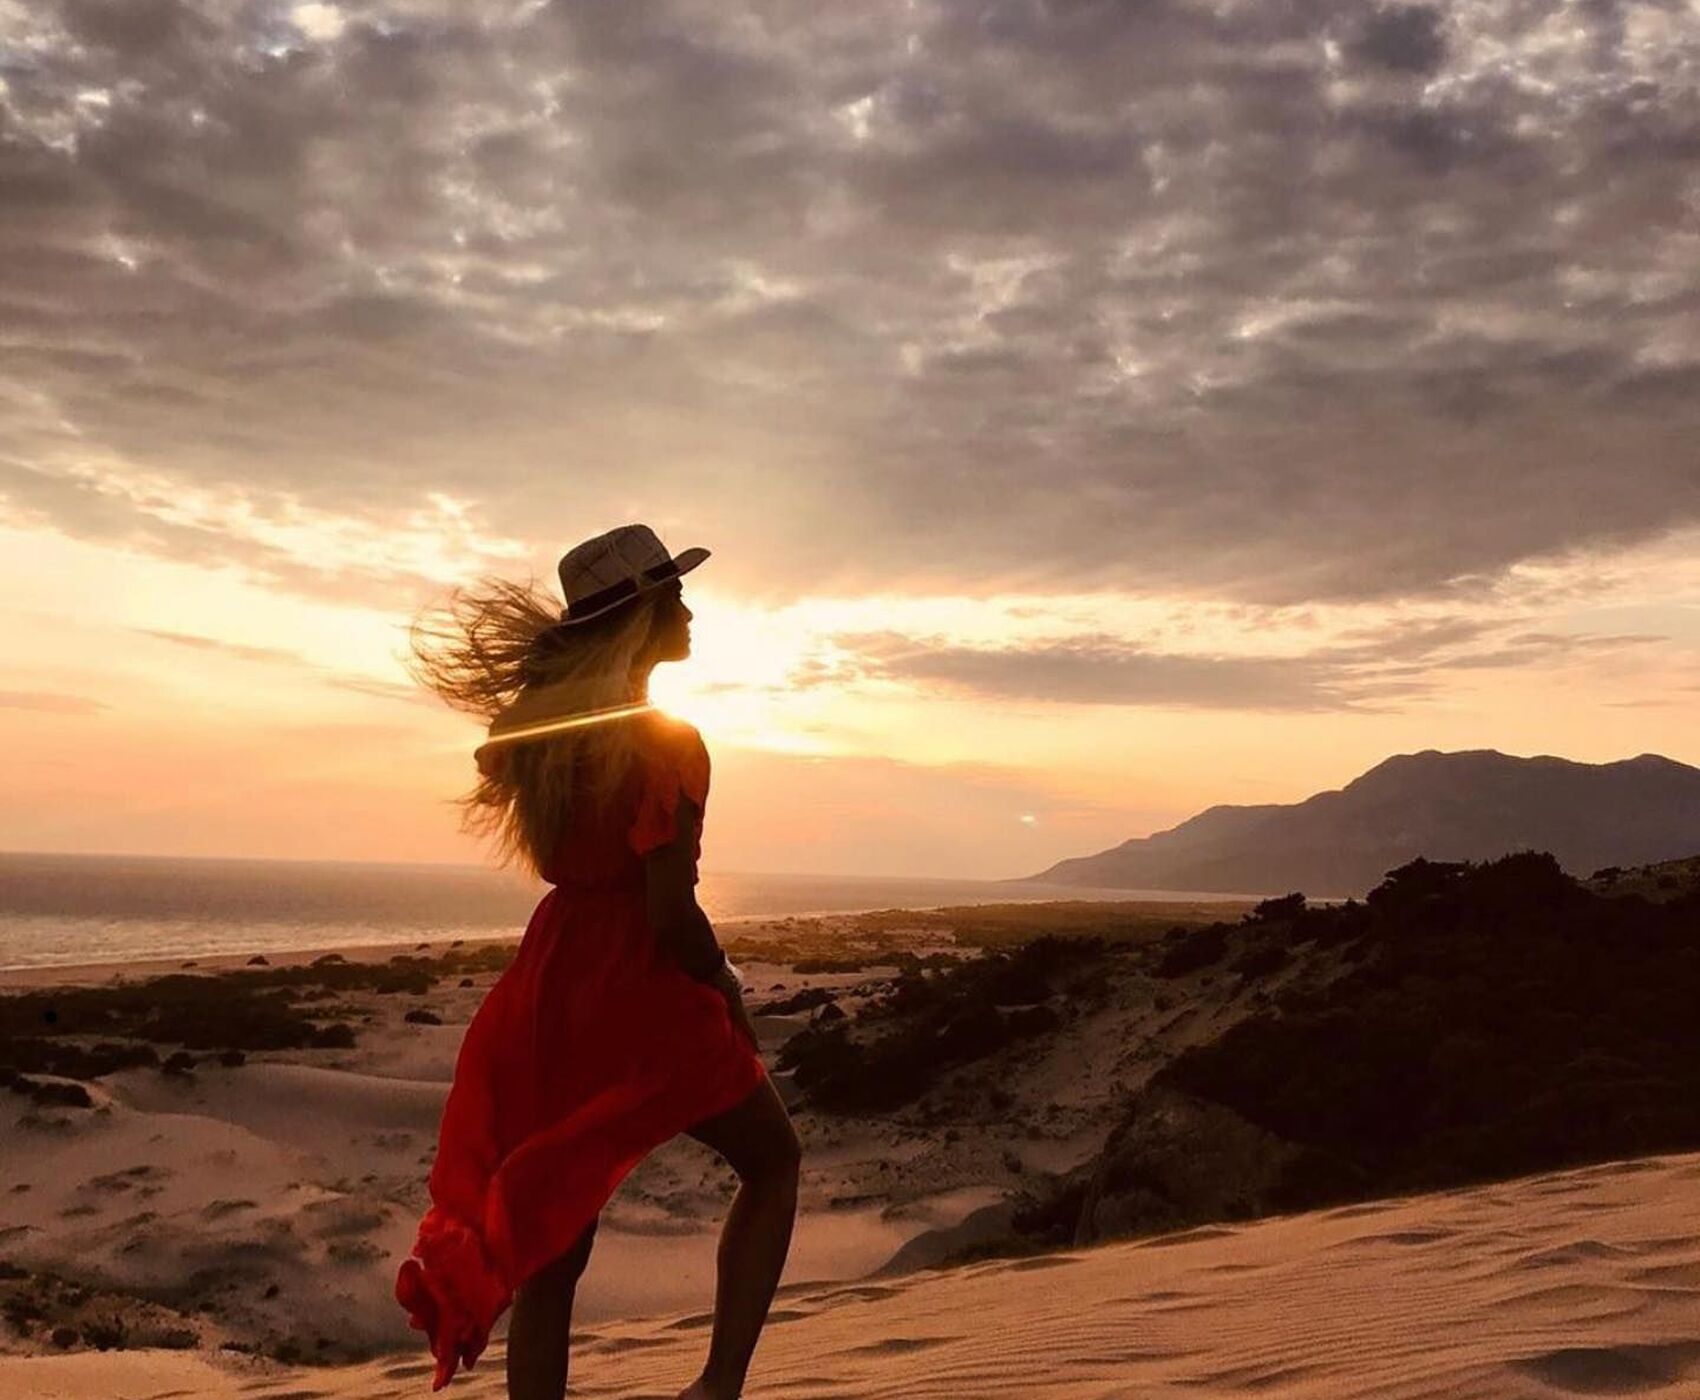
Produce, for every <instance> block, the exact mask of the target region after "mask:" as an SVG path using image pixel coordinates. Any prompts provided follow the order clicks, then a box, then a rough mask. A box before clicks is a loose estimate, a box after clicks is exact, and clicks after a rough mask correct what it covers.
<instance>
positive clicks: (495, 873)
mask: <svg viewBox="0 0 1700 1400" xmlns="http://www.w3.org/2000/svg"><path fill="white" fill-rule="evenodd" d="M547 889H548V887H547V886H546V885H543V884H540V883H539V882H538V881H536V880H534V879H528V878H525V877H522V876H520V875H519V874H517V873H514V872H510V871H502V870H497V869H492V868H488V867H484V866H476V865H403V864H377V863H357V862H340V861H293V860H227V859H207V858H188V857H176V856H113V855H41V854H24V853H7V852H0V970H9V969H15V968H28V967H68V966H77V965H81V964H86V963H103V962H129V961H133V960H137V959H155V958H161V959H162V958H183V959H192V958H200V957H216V956H221V955H231V954H237V953H245V954H253V953H269V952H288V951H297V950H310V949H315V948H338V947H351V946H367V945H394V946H395V947H397V948H412V947H413V946H414V945H415V944H417V943H421V942H426V941H432V942H435V941H438V940H443V939H454V938H464V939H480V938H496V939H501V938H510V939H517V938H518V937H519V936H520V935H521V934H522V933H524V931H525V925H526V922H527V920H528V919H529V918H530V917H531V912H532V910H533V909H534V908H535V907H536V904H537V901H538V900H539V899H540V898H541V897H542V896H543V894H544V893H546V891H547ZM1233 898H1241V899H1243V898H1245V896H1232V895H1220V894H1218V895H1211V894H1189V893H1182V892H1177V891H1174V890H1160V891H1159V890H1121V889H1118V890H1104V889H1086V888H1080V887H1077V886H1074V885H1046V884H1040V883H1035V882H1031V881H1020V882H1015V883H1006V882H1003V881H999V880H953V879H911V878H908V877H901V876H850V875H795V874H782V875H773V874H769V875H764V874H756V873H749V872H734V871H714V870H705V871H703V872H702V874H701V877H700V883H699V884H698V885H697V902H698V903H699V904H701V905H702V908H703V912H705V913H706V914H707V915H708V916H709V918H710V919H711V920H712V921H713V922H715V923H716V924H728V923H736V922H739V921H745V920H752V919H771V918H779V917H784V916H786V915H796V916H798V917H802V916H806V915H812V914H838V913H850V912H858V911H863V910H872V909H932V908H938V907H940V906H943V905H962V904H1015V903H1038V902H1043V901H1046V900H1062V899H1069V900H1093V901H1100V900H1143V899H1152V900H1175V901H1189V900H1199V899H1206V900H1208V899H1216V900H1223V899H1233Z"/></svg>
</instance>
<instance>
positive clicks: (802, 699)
mask: <svg viewBox="0 0 1700 1400" xmlns="http://www.w3.org/2000/svg"><path fill="white" fill-rule="evenodd" d="M689 601H690V608H691V613H692V615H693V616H692V619H691V654H690V656H688V657H687V658H685V659H684V660H683V661H678V662H669V663H667V664H665V665H661V666H657V667H656V668H655V670H654V671H652V672H651V673H650V678H649V698H650V699H651V700H652V701H653V702H654V703H655V704H656V705H658V706H659V707H660V708H662V709H664V710H666V711H668V712H669V713H671V714H676V715H679V716H680V717H682V718H684V719H687V720H689V721H690V722H691V723H692V724H694V725H696V727H697V728H698V729H700V730H701V731H702V732H703V735H704V736H705V737H706V738H710V739H716V740H719V741H721V742H723V743H728V744H733V745H736V746H738V747H741V748H757V749H768V750H774V751H777V752H783V753H819V752H824V751H825V748H824V746H823V745H822V744H821V742H820V741H819V740H818V739H817V738H815V737H813V736H812V735H811V734H810V732H809V727H812V726H810V722H811V721H813V720H817V719H818V718H819V716H820V713H821V710H822V708H823V706H827V707H829V706H830V704H831V696H830V695H827V694H821V693H817V692H815V691H813V690H812V689H811V690H804V689H800V688H798V687H797V686H796V685H794V683H793V681H792V677H793V676H794V675H795V674H796V673H797V671H798V669H799V667H800V664H801V663H802V662H803V661H804V660H805V658H806V657H807V656H808V655H809V654H810V651H811V650H812V647H813V643H814V639H813V637H812V636H811V634H810V633H809V632H808V630H807V629H805V628H804V627H803V626H802V625H801V624H800V623H799V622H798V621H797V620H796V618H795V617H792V616H788V615H786V614H783V613H774V612H767V611H763V610H760V609H756V608H748V607H742V606H739V605H738V604H735V603H730V602H727V601H726V600H724V599H722V598H719V597H717V596H715V595H714V594H713V593H710V592H707V591H703V592H693V593H692V594H691V596H690V600H689ZM806 726H809V727H806Z"/></svg>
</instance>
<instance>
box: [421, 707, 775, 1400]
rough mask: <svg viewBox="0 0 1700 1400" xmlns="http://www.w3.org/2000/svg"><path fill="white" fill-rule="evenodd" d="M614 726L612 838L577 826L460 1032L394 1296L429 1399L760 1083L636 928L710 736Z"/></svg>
mask: <svg viewBox="0 0 1700 1400" xmlns="http://www.w3.org/2000/svg"><path fill="white" fill-rule="evenodd" d="M611 723H618V724H635V725H638V726H639V727H640V733H639V735H638V738H639V742H640V748H639V755H640V756H639V761H638V762H637V763H634V764H633V767H632V771H631V772H630V773H629V774H628V775H627V778H626V781H625V783H624V785H623V787H622V790H621V792H620V794H619V799H618V800H617V801H616V802H615V804H614V806H613V808H612V812H613V816H612V818H604V819H603V820H600V821H598V820H596V819H595V818H594V816H593V815H586V816H584V817H579V818H575V819H573V821H572V822H571V824H570V827H569V830H568V831H567V833H566V836H565V839H564V840H563V841H562V843H561V847H560V850H559V852H558V854H557V856H556V858H555V859H554V860H553V861H552V862H550V863H549V866H548V868H547V869H545V871H544V872H543V874H544V878H545V879H546V880H548V881H549V883H550V884H551V885H553V886H554V888H553V889H551V890H550V891H549V893H547V894H546V895H544V896H543V899H542V902H541V903H539V904H538V906H537V910H536V912H535V913H534V914H533V915H532V916H531V922H530V924H529V925H528V926H527V927H526V931H525V938H524V940H523V941H522V942H521V943H520V947H519V952H518V954H517V955H516V956H515V958H514V961H513V962H512V963H511V964H510V965H509V966H508V968H507V970H506V971H505V972H503V973H502V975H501V977H500V978H499V979H498V980H497V981H496V983H495V985H494V986H492V987H491V989H490V992H489V994H488V995H487V996H486V997H485V998H484V1001H483V1002H482V1004H480V1006H479V1008H478V1011H477V1013H476V1014H475V1015H474V1016H473V1018H472V1023H471V1025H470V1026H468V1027H467V1031H466V1038H465V1040H464V1041H463V1042H462V1044H461V1049H460V1055H459V1058H458V1059H457V1061H456V1063H455V1074H454V1083H453V1086H452V1087H451V1088H450V1090H449V1095H448V1100H447V1102H446V1104H445V1106H444V1109H443V1118H442V1126H441V1130H440V1133H439V1139H438V1147H437V1157H436V1161H435V1163H434V1164H433V1166H432V1168H431V1176H430V1188H431V1201H432V1205H431V1209H430V1210H429V1211H428V1212H427V1214H426V1215H425V1218H424V1220H423V1221H422V1222H421V1224H420V1226H419V1235H418V1239H417V1241H416V1242H415V1244H414V1247H413V1257H411V1258H409V1259H408V1260H407V1261H406V1262H404V1263H403V1264H402V1266H401V1271H400V1273H399V1274H398V1276H397V1278H396V1287H395V1293H396V1300H397V1301H398V1302H399V1303H400V1304H401V1305H402V1306H403V1307H404V1308H405V1309H406V1310H407V1312H408V1314H409V1321H410V1322H411V1324H412V1325H413V1326H414V1327H415V1328H417V1329H419V1330H421V1331H424V1332H425V1333H426V1334H427V1336H428V1337H429V1338H430V1343H431V1351H432V1354H433V1355H434V1356H435V1357H436V1359H437V1369H436V1375H435V1377H434V1378H433V1381H432V1385H431V1389H432V1390H440V1389H442V1387H443V1386H445V1385H447V1384H448V1382H449V1380H450V1378H451V1377H452V1376H453V1375H454V1373H455V1368H456V1367H457V1365H460V1364H462V1363H464V1364H465V1365H467V1366H471V1365H472V1363H473V1361H475V1360H476V1359H477V1357H478V1356H479V1354H480V1353H481V1352H482V1351H483V1350H484V1346H485V1343H486V1342H487V1341H488V1339H489V1334H490V1329H491V1327H492V1326H493V1325H494V1323H495V1321H496V1319H497V1318H498V1317H500V1316H501V1314H502V1313H503V1311H505V1310H506V1308H507V1307H508V1305H509V1304H510V1303H511V1302H512V1301H513V1294H514V1290H515V1289H516V1288H517V1287H518V1286H519V1285H520V1284H522V1283H523V1282H524V1281H525V1280H526V1279H527V1278H529V1277H530V1276H531V1275H532V1274H533V1273H534V1272H535V1271H536V1270H537V1269H539V1268H541V1267H542V1266H543V1265H544V1264H547V1263H548V1262H549V1261H550V1260H552V1259H554V1258H556V1257H557V1256H559V1255H561V1254H563V1253H565V1252H566V1251H567V1250H568V1249H569V1248H571V1247H572V1245H573V1244H574V1242H575V1241H576V1240H577V1239H578V1237H579V1235H580V1234H581V1233H582V1232H583V1231H584V1229H585V1228H586V1227H587V1226H588V1225H589V1224H590V1222H591V1221H592V1220H593V1219H595V1217H596V1216H597V1215H598V1213H599V1212H600V1211H601V1209H602V1207H603V1205H604V1204H605V1203H606V1202H607V1200H608V1198H609V1197H610V1196H612V1195H613V1194H614V1191H615V1188H616V1187H618V1185H619V1184H620V1182H621V1180H622V1179H624V1177H625V1175H626V1173H627V1172H629V1171H630V1170H631V1169H632V1168H633V1167H635V1166H636V1165H637V1164H638V1163H639V1162H640V1161H642V1160H643V1158H644V1157H645V1156H646V1155H648V1153H649V1152H650V1151H651V1150H653V1149H654V1148H655V1147H657V1146H659V1145H660V1144H661V1143H663V1142H666V1141H667V1140H668V1139H669V1138H672V1137H674V1136H676V1135H677V1134H678V1133H680V1132H682V1131H684V1130H685V1129H686V1128H688V1127H690V1126H692V1125H693V1124H695V1123H698V1122H700V1121H701V1120H702V1119H704V1118H709V1117H712V1116H713V1115H715V1114H717V1113H720V1112H723V1111H724V1110H726V1109H728V1108H730V1107H732V1105H734V1104H736V1103H738V1102H740V1101H741V1100H742V1099H743V1098H744V1097H745V1096H746V1095H747V1094H748V1093H749V1092H750V1091H751V1090H752V1089H754V1088H755V1087H756V1086H757V1085H759V1084H760V1082H761V1080H762V1079H763V1078H764V1077H765V1075H766V1073H767V1070H766V1067H765V1066H764V1065H763V1063H762V1060H761V1057H760V1055H758V1054H757V1053H756V1051H755V1049H754V1048H753V1047H752V1046H751V1045H750V1043H749V1041H748V1040H747V1039H746V1038H745V1036H744V1034H743V1033H742V1031H740V1030H739V1029H738V1028H737V1026H735V1025H734V1024H733V1022H732V1018H731V1014H730V1012H729V1011H728V1009H727V1006H726V1000H725V998H724V997H723V996H722V995H721V993H720V992H719V991H717V990H716V989H715V988H713V987H711V986H709V985H707V984H706V983H703V982H699V981H697V980H696V979H695V978H693V977H691V976H690V975H689V974H688V973H686V972H685V971H684V970H683V969H682V968H680V967H679V966H678V965H677V964H676V963H674V962H672V961H671V960H670V959H669V958H668V957H667V955H666V954H665V952H664V951H663V950H662V949H660V948H659V947H658V946H657V945H656V941H655V937H654V935H653V933H652V932H651V931H650V928H649V922H648V918H647V914H646V899H645V889H644V870H643V861H642V856H643V854H644V853H645V852H647V851H651V850H653V849H655V848H656V847H658V846H662V845H665V844H666V843H667V842H668V841H670V840H671V839H672V837H673V833H674V830H675V814H676V810H677V805H678V797H679V793H680V792H681V791H682V792H684V793H685V794H686V795H687V796H689V797H690V799H691V800H692V801H693V802H695V803H696V804H697V805H698V806H699V807H701V806H704V805H706V803H707V800H708V770H709V762H708V750H707V749H706V748H705V747H704V745H703V742H702V736H701V735H700V734H699V733H698V732H697V731H696V729H695V728H694V727H693V726H692V725H690V724H687V723H686V722H684V721H683V720H680V719H677V718H674V717H672V716H668V715H665V714H662V713H661V712H659V711H654V710H651V711H645V712H640V713H639V714H638V715H637V716H635V717H632V718H629V719H620V720H615V721H611ZM701 853H702V828H701V825H700V824H699V825H698V826H697V829H696V854H697V856H698V858H700V856H701ZM693 879H694V876H693Z"/></svg>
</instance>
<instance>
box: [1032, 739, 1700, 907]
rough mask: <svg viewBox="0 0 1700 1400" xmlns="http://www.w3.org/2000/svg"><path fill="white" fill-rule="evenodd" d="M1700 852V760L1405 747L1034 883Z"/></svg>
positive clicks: (1152, 881) (1308, 878)
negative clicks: (1316, 784) (1329, 786)
mask: <svg viewBox="0 0 1700 1400" xmlns="http://www.w3.org/2000/svg"><path fill="white" fill-rule="evenodd" d="M1697 849H1700V768H1691V767H1689V766H1688V765H1687V764H1685V763H1677V762H1676V761H1674V760H1673V759H1669V758H1663V757H1661V756H1660V755H1658V754H1652V753H1644V754H1641V755H1639V756H1638V757H1636V758H1628V759H1622V760H1619V761H1618V762H1615V763H1573V762H1571V761H1570V760H1569V759H1564V758H1554V757H1552V756H1551V755H1547V754H1542V755H1540V756H1538V757H1535V758H1517V757H1514V756H1512V755H1509V754H1503V753H1500V752H1498V751H1497V750H1494V749H1467V750H1463V751H1461V752H1457V753H1443V752H1441V751H1440V750H1438V749H1424V750H1423V751H1422V752H1420V753H1408V754H1395V755H1394V756H1393V757H1392V758H1389V759H1386V760H1384V761H1383V762H1381V763H1378V764H1377V765H1376V766H1375V767H1374V768H1371V769H1370V770H1369V771H1368V772H1367V773H1364V774H1363V775H1362V776H1361V777H1358V778H1354V779H1353V780H1352V781H1351V782H1350V783H1348V784H1347V785H1346V786H1345V787H1343V788H1340V789H1339V790H1337V791H1330V792H1319V793H1317V794H1316V795H1315V796H1313V797H1308V798H1306V799H1305V800H1304V801H1303V802H1297V803H1290V804H1285V805H1282V804H1272V805H1266V806H1256V807H1235V806H1218V807H1211V808H1209V809H1207V810H1206V811H1203V812H1200V813H1199V814H1198V815H1197V816H1196V817H1192V818H1189V819H1188V820H1187V821H1184V822H1182V823H1181V824H1180V825H1179V826H1176V827H1171V828H1170V829H1169V830H1167V831H1159V832H1157V833H1155V834H1154V835H1151V836H1141V837H1135V838H1134V839H1133V840H1130V841H1124V842H1122V844H1121V845H1119V846H1114V847H1112V848H1111V849H1109V850H1107V851H1100V852H1099V853H1098V854H1096V855H1090V856H1078V857H1075V858H1073V859H1070V860H1064V861H1059V862H1058V863H1057V864H1055V865H1053V866H1051V867H1050V868H1049V869H1047V870H1043V871H1040V872H1039V873H1038V874H1037V875H1029V876H1024V877H1022V879H1024V880H1043V881H1045V882H1047V883H1050V884H1061V885H1089V886H1099V887H1103V888H1108V889H1147V890H1193V891H1199V892H1209V893H1222V894H1278V893H1281V892H1284V891H1288V890H1302V891H1304V892H1305V893H1306V894H1308V895H1311V896H1312V897H1315V898H1331V897H1332V898H1339V897H1344V896H1346V895H1355V896H1361V895H1363V894H1364V893H1365V892H1366V891H1367V890H1369V889H1371V888H1373V887H1374V886H1375V885H1376V883H1377V882H1378V881H1380V879H1381V877H1382V876H1383V875H1384V874H1385V873H1386V872H1387V871H1389V870H1392V869H1393V868H1395V867H1396V866H1400V865H1403V864H1405V863H1406V862H1407V861H1410V860H1413V859H1415V858H1416V857H1417V856H1424V857H1426V858H1428V859H1429V860H1436V861H1459V860H1471V861H1482V860H1492V859H1494V858H1496V857H1498V856H1501V855H1505V854H1507V853H1509V852H1512V851H1518V850H1537V851H1550V852H1551V853H1552V854H1553V856H1554V857H1555V858H1556V859H1557V860H1558V862H1559V864H1560V865H1562V866H1563V867H1564V868H1565V869H1566V870H1567V871H1569V872H1571V873H1572V874H1576V875H1583V876H1585V875H1588V874H1590V873H1592V872H1593V871H1595V870H1598V869H1600V868H1601V867H1603V866H1612V865H1617V866H1639V865H1648V864H1652V863H1654V862H1657V861H1663V860H1673V859H1677V858H1680V857H1683V856H1688V855H1692V854H1693V853H1694V852H1695V851H1696V850H1697ZM1010 883H1019V881H1012V882H1010Z"/></svg>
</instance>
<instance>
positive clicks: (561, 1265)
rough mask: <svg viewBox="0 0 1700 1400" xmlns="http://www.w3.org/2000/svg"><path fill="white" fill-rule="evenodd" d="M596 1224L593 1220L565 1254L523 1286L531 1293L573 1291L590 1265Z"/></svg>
mask: <svg viewBox="0 0 1700 1400" xmlns="http://www.w3.org/2000/svg"><path fill="white" fill-rule="evenodd" d="M596 1224H597V1222H596V1221H595V1220H592V1221H591V1222H590V1224H588V1225H587V1226H585V1227H584V1230H583V1232H582V1233H581V1234H580V1235H579V1237H578V1239H576V1240H574V1241H573V1244H572V1247H571V1248H570V1249H568V1250H567V1251H566V1252H565V1253H564V1254H558V1255H556V1256H555V1257H554V1258H553V1259H551V1260H550V1261H549V1262H548V1263H547V1264H545V1265H544V1266H543V1267H542V1268H541V1269H539V1270H538V1271H537V1272H536V1273H534V1274H533V1275H532V1276H531V1277H530V1278H529V1279H527V1280H526V1281H525V1283H524V1284H523V1285H522V1291H525V1292H529V1293H537V1292H545V1291H546V1292H557V1291H559V1290H561V1289H567V1290H571V1289H573V1288H575V1287H576V1286H577V1285H578V1281H579V1278H580V1276H581V1275H582V1274H583V1273H584V1271H585V1268H586V1267H587V1266H588V1265H589V1263H590V1247H591V1245H593V1244H594V1243H595V1242H596Z"/></svg>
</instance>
